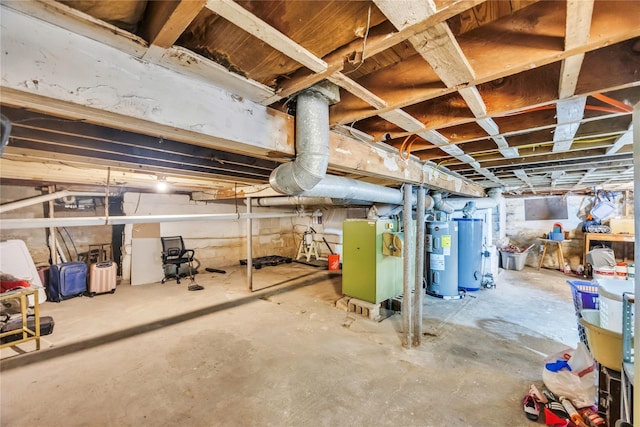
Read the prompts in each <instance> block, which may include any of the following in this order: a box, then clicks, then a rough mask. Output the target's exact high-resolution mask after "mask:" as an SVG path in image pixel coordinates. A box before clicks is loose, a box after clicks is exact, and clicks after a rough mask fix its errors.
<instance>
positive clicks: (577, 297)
mask: <svg viewBox="0 0 640 427" xmlns="http://www.w3.org/2000/svg"><path fill="white" fill-rule="evenodd" d="M567 283H568V284H569V286H571V294H572V295H573V306H574V308H575V310H576V319H577V321H578V335H579V337H580V341H581V342H582V343H584V345H586V346H587V348H589V342H588V340H587V332H586V331H585V329H584V326H582V324H581V323H580V317H581V316H580V311H582V310H583V309H587V310H598V309H599V308H600V307H599V305H600V304H599V300H598V284H597V283H594V282H585V281H582V280H567Z"/></svg>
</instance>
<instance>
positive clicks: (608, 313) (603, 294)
mask: <svg viewBox="0 0 640 427" xmlns="http://www.w3.org/2000/svg"><path fill="white" fill-rule="evenodd" d="M633 291H634V283H633V282H629V281H624V282H623V281H621V280H607V279H604V280H602V279H601V280H598V305H599V306H600V326H601V327H603V328H604V329H608V330H610V331H613V332H617V333H622V294H623V293H625V292H627V293H633Z"/></svg>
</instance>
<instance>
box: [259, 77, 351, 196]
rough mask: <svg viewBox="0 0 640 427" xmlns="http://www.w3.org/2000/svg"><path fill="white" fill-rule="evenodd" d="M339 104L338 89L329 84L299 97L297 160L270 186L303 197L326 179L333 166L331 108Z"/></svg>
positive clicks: (279, 172) (273, 178)
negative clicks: (328, 166)
mask: <svg viewBox="0 0 640 427" xmlns="http://www.w3.org/2000/svg"><path fill="white" fill-rule="evenodd" d="M339 100H340V92H339V89H338V87H337V86H336V85H334V84H333V83H330V82H327V81H323V82H321V83H318V84H317V85H315V86H312V87H310V88H309V89H306V90H304V91H302V92H301V93H300V94H299V95H298V96H297V98H296V158H295V160H294V161H292V162H289V163H285V164H282V165H280V166H278V167H277V168H275V169H274V170H273V172H271V176H270V177H269V183H270V184H271V187H273V189H274V190H276V191H277V192H279V193H282V194H288V195H296V194H300V193H302V192H304V191H306V190H310V189H312V188H313V187H315V186H316V184H317V183H318V182H320V180H322V178H324V177H325V174H326V173H327V165H328V164H329V105H330V104H333V103H336V102H338V101H339ZM323 196H325V195H323ZM323 196H321V197H323Z"/></svg>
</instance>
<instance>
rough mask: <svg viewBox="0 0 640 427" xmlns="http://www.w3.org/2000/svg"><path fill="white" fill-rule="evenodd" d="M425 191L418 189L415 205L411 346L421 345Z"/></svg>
mask: <svg viewBox="0 0 640 427" xmlns="http://www.w3.org/2000/svg"><path fill="white" fill-rule="evenodd" d="M425 208H426V206H425V190H424V187H422V186H420V187H419V188H418V198H417V204H416V245H415V248H416V271H415V279H416V280H415V284H414V291H413V346H414V347H418V346H420V344H421V343H422V304H423V301H424V290H423V289H422V283H423V281H424V238H425V222H424V221H425Z"/></svg>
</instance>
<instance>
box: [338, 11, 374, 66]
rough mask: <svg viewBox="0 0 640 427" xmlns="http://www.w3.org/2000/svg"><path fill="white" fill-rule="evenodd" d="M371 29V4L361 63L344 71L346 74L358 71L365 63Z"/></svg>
mask: <svg viewBox="0 0 640 427" xmlns="http://www.w3.org/2000/svg"><path fill="white" fill-rule="evenodd" d="M370 29H371V5H369V12H368V13H367V29H366V31H365V33H364V37H363V40H362V54H361V55H362V56H361V57H360V63H358V65H357V66H356V68H354V69H353V70H350V71H347V72H345V73H344V74H345V75H347V74H351V73H353V72H355V71H357V70H358V68H360V66H361V65H362V64H364V59H365V53H366V50H367V37H369V30H370Z"/></svg>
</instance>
